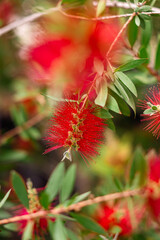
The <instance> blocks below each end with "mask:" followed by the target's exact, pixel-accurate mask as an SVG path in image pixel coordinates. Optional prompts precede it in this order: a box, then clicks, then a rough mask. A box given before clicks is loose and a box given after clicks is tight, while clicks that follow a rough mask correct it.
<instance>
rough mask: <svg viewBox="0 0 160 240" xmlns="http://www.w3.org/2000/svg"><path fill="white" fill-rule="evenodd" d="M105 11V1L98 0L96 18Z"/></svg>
mask: <svg viewBox="0 0 160 240" xmlns="http://www.w3.org/2000/svg"><path fill="white" fill-rule="evenodd" d="M105 9H106V0H99V2H98V5H97V10H96V17H99V16H100V15H101V14H102V13H103V12H104V10H105Z"/></svg>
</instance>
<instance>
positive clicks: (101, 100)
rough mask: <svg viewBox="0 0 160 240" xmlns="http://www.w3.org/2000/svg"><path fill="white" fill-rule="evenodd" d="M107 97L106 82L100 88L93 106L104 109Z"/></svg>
mask: <svg viewBox="0 0 160 240" xmlns="http://www.w3.org/2000/svg"><path fill="white" fill-rule="evenodd" d="M107 96H108V85H107V83H106V82H104V84H103V85H102V86H101V87H100V90H99V93H98V95H97V97H96V99H95V104H96V105H99V106H101V107H104V106H105V104H106V100H107Z"/></svg>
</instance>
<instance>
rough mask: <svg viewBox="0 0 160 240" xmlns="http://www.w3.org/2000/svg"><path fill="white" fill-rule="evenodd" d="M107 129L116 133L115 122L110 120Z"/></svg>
mask: <svg viewBox="0 0 160 240" xmlns="http://www.w3.org/2000/svg"><path fill="white" fill-rule="evenodd" d="M107 127H108V128H109V129H111V130H112V131H115V130H116V128H115V125H114V122H113V120H112V119H108V120H107Z"/></svg>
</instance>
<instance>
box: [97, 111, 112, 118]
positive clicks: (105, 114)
mask: <svg viewBox="0 0 160 240" xmlns="http://www.w3.org/2000/svg"><path fill="white" fill-rule="evenodd" d="M99 117H100V118H104V119H110V118H113V116H112V115H111V114H110V113H109V111H108V110H106V109H104V108H101V109H100V111H99Z"/></svg>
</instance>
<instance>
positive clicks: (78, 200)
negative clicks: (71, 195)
mask: <svg viewBox="0 0 160 240" xmlns="http://www.w3.org/2000/svg"><path fill="white" fill-rule="evenodd" d="M90 193H91V192H86V193H83V194H80V195H78V196H76V197H75V199H74V200H73V202H72V204H74V203H78V202H80V201H82V200H84V199H85V198H87V197H88V196H89V194H90Z"/></svg>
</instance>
